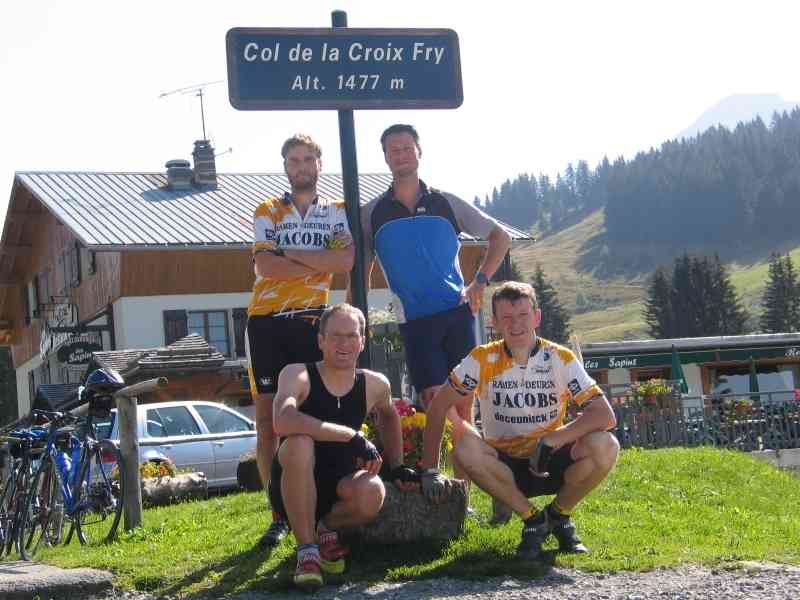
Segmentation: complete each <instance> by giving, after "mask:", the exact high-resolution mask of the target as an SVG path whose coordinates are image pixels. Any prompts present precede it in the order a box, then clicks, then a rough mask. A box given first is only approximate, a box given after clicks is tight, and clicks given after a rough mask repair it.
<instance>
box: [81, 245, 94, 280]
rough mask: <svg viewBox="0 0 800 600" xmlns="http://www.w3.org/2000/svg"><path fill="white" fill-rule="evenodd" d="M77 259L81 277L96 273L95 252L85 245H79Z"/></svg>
mask: <svg viewBox="0 0 800 600" xmlns="http://www.w3.org/2000/svg"><path fill="white" fill-rule="evenodd" d="M78 260H79V262H80V273H81V279H83V278H84V277H89V276H90V275H94V274H95V273H97V261H96V257H95V253H94V252H92V251H91V250H89V249H88V248H86V246H81V247H80V249H79V256H78Z"/></svg>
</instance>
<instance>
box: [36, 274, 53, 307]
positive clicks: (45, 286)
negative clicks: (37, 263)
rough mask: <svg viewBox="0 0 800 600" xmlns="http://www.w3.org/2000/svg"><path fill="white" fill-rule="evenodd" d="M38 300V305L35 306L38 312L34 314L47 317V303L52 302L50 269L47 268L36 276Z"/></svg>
mask: <svg viewBox="0 0 800 600" xmlns="http://www.w3.org/2000/svg"><path fill="white" fill-rule="evenodd" d="M35 282H36V300H37V305H36V307H35V308H34V310H35V311H36V313H35V314H34V316H36V317H38V318H40V319H43V318H46V316H47V315H46V314H45V313H46V311H47V305H48V304H50V296H51V294H50V270H49V269H45V270H44V271H42V272H41V273H39V274H38V275H37V276H36V279H35Z"/></svg>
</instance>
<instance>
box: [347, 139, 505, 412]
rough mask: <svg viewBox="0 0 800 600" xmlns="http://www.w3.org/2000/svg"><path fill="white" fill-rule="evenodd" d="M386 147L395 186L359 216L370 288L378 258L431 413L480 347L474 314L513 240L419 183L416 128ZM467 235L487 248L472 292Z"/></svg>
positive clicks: (414, 375)
mask: <svg viewBox="0 0 800 600" xmlns="http://www.w3.org/2000/svg"><path fill="white" fill-rule="evenodd" d="M381 146H382V147H383V154H384V158H385V159H386V164H387V165H388V166H389V169H390V170H391V172H392V185H391V187H390V188H389V189H388V190H387V191H386V192H385V193H384V194H382V195H380V196H378V197H377V198H374V199H373V200H371V201H370V202H369V203H367V204H366V205H365V206H364V207H362V209H361V226H362V231H363V235H364V256H365V261H366V268H365V274H366V280H367V281H366V283H367V287H369V275H370V273H371V271H372V264H373V262H374V258H375V256H377V258H378V260H379V261H380V264H381V267H382V268H383V272H384V274H385V275H386V281H387V283H388V285H389V289H390V290H391V292H392V294H393V296H394V301H393V306H394V309H395V312H396V314H397V318H398V322H399V323H400V332H401V335H402V337H403V344H404V345H405V352H406V362H407V364H408V369H409V373H410V375H411V380H412V383H413V384H414V388H415V389H416V391H417V393H418V394H420V395H421V401H422V405H423V406H424V407H427V406H428V404H429V403H430V401H431V400H432V399H433V397H434V395H435V394H436V390H437V389H438V388H439V386H440V385H442V384H443V383H444V382H445V381H446V380H447V376H448V374H449V373H450V371H451V370H452V369H453V367H455V366H456V365H457V364H458V363H459V362H461V360H462V359H463V358H464V357H465V356H466V355H467V354H468V353H469V351H470V350H472V348H473V347H474V346H475V345H476V339H475V326H474V315H475V314H476V313H477V312H478V309H479V308H480V307H481V303H482V301H483V292H484V290H485V289H486V286H487V284H488V283H489V279H490V278H491V277H492V275H493V274H494V272H495V271H496V270H497V267H498V266H499V265H500V263H501V262H502V260H503V257H504V256H505V255H506V253H507V252H508V249H509V247H510V246H511V237H510V236H509V234H508V233H507V232H506V231H505V230H504V229H503V228H502V227H501V226H500V225H499V224H498V223H497V221H495V220H494V219H493V218H491V217H490V216H488V215H486V214H485V213H483V212H482V211H481V210H479V209H478V208H477V207H475V206H474V205H473V204H470V203H469V202H465V201H464V200H461V199H460V198H458V197H457V196H454V195H453V194H449V193H447V192H442V191H439V190H436V189H434V188H431V187H428V186H427V185H426V184H425V183H424V182H423V181H421V180H420V178H419V173H418V169H419V159H420V157H421V156H422V151H421V149H420V144H419V134H418V133H417V131H416V129H414V127H413V126H411V125H402V124H398V125H392V126H391V127H389V128H388V129H386V131H384V132H383V135H381ZM462 231H463V232H465V233H468V234H470V235H473V236H475V237H478V238H482V239H487V240H488V241H489V246H488V249H487V251H486V254H485V255H484V258H483V261H482V263H481V265H480V267H479V268H478V271H477V273H476V275H475V277H474V279H473V280H472V281H471V282H470V284H469V285H468V286H465V285H464V277H463V276H462V274H461V268H460V266H459V262H458V251H459V248H460V247H461V244H460V242H459V240H458V235H459V233H461V232H462ZM461 416H462V417H468V416H469V415H467V414H462V415H461Z"/></svg>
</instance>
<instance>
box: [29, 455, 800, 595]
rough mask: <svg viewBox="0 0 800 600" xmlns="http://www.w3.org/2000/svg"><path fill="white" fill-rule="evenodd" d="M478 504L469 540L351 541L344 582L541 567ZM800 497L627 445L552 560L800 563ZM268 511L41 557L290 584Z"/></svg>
mask: <svg viewBox="0 0 800 600" xmlns="http://www.w3.org/2000/svg"><path fill="white" fill-rule="evenodd" d="M472 502H473V506H475V507H476V509H477V513H478V515H479V519H478V521H474V520H469V521H468V523H467V527H466V531H465V533H464V535H463V536H462V537H461V538H459V539H457V540H454V541H452V542H450V543H448V544H436V543H427V544H425V543H416V544H409V545H408V546H405V547H403V546H399V547H398V546H390V547H376V546H369V547H358V546H354V547H353V556H352V561H351V564H350V567H349V569H348V571H347V572H346V573H345V574H344V575H343V576H341V578H340V581H380V580H385V579H389V580H392V579H393V580H402V579H420V578H430V577H442V576H452V577H460V578H481V577H487V576H494V575H501V574H509V575H513V576H515V577H519V578H532V577H536V575H537V573H539V572H540V571H539V570H538V569H537V568H536V566H535V565H532V564H531V563H525V562H520V561H516V560H514V559H513V551H514V548H515V546H516V545H517V543H518V542H519V535H520V521H519V519H518V518H516V517H514V518H513V519H512V520H511V522H510V523H509V524H507V525H505V526H503V527H497V528H493V527H490V526H488V525H486V524H485V521H486V520H487V519H488V517H489V516H490V512H491V502H490V500H489V498H488V496H486V495H485V494H483V493H482V492H480V491H477V490H476V489H475V488H474V487H473V496H472ZM539 505H540V506H541V505H542V502H541V500H540V502H539ZM797 506H800V479H797V478H795V477H793V476H791V475H789V474H788V473H786V472H782V471H779V470H777V469H775V468H773V467H771V466H769V465H767V464H765V463H762V462H759V461H756V460H755V459H752V458H750V457H749V456H747V455H746V454H742V453H737V452H731V451H723V450H716V449H712V448H699V449H669V450H635V449H634V450H626V451H623V453H622V456H621V458H620V464H619V466H618V467H617V469H616V471H615V472H614V473H612V475H611V477H610V478H609V479H608V480H607V481H606V482H605V483H604V484H603V485H602V486H601V487H600V488H599V489H598V490H596V491H595V493H594V494H593V495H592V496H590V497H589V498H588V499H587V500H586V501H585V502H584V503H583V504H582V505H581V506H580V507H579V508H578V510H577V512H576V514H575V520H576V523H577V525H578V531H579V533H581V535H582V536H583V538H584V541H585V542H586V543H587V545H588V546H589V547H590V548H591V549H592V553H591V554H589V555H588V556H584V557H576V556H566V555H558V556H557V558H556V564H557V565H569V566H574V567H577V568H580V569H584V570H591V571H615V570H620V569H632V570H640V569H651V568H653V567H658V566H669V565H676V564H679V563H687V562H689V563H704V564H717V563H721V562H728V561H737V560H770V561H775V562H782V563H793V564H800V512H799V511H797V510H796V507H797ZM267 520H268V516H267V513H266V510H265V509H264V496H263V494H261V493H246V494H245V493H243V494H231V495H228V496H223V497H219V498H212V499H210V500H208V501H205V502H194V503H186V504H182V505H177V506H172V507H167V508H159V509H151V510H148V511H146V512H145V526H144V527H143V528H141V529H139V530H137V531H134V532H131V533H127V534H122V536H121V539H120V540H118V541H117V542H115V543H114V544H111V545H99V546H94V547H92V546H88V547H83V548H82V547H80V546H79V545H77V542H75V541H74V542H73V543H72V544H71V545H70V546H61V547H57V548H50V549H45V550H43V551H42V552H41V556H40V558H41V560H42V561H43V562H48V563H52V564H56V565H60V566H63V567H77V566H89V567H95V568H100V569H107V570H111V571H113V572H114V573H115V574H116V577H117V583H118V585H121V586H123V587H128V588H137V589H139V590H148V591H152V592H155V593H161V594H169V595H175V594H183V593H189V592H197V591H206V592H209V593H211V594H213V595H216V596H221V595H224V594H227V593H231V592H236V591H245V590H284V589H287V588H289V587H290V584H291V574H292V571H293V569H294V547H293V539H292V538H291V537H290V538H289V539H287V540H285V541H284V542H283V544H282V545H281V546H280V547H279V548H277V549H276V551H274V552H273V553H272V555H271V556H269V557H266V556H265V555H264V553H262V552H260V551H259V550H258V549H256V548H255V547H254V546H255V544H256V541H257V540H258V538H259V537H260V535H261V534H262V533H263V531H264V530H265V528H266V526H267ZM551 543H552V542H551ZM328 581H333V580H331V579H330V578H329V579H328Z"/></svg>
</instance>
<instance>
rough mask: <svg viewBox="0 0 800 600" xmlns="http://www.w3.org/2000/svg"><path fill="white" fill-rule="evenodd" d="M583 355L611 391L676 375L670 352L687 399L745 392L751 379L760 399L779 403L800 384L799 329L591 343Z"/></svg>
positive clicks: (791, 394) (591, 371) (593, 371)
mask: <svg viewBox="0 0 800 600" xmlns="http://www.w3.org/2000/svg"><path fill="white" fill-rule="evenodd" d="M582 355H583V363H584V367H585V368H586V370H587V371H588V372H589V374H590V375H592V377H594V378H595V379H596V380H597V382H598V383H601V384H607V385H609V386H610V387H611V389H612V393H613V389H614V387H615V386H618V387H619V388H624V387H626V386H628V385H630V384H631V383H636V382H638V381H646V380H648V379H654V378H660V379H675V378H676V377H675V373H674V372H673V367H672V365H673V361H674V356H677V360H678V361H680V364H681V369H682V371H683V374H684V378H685V381H686V384H687V388H688V395H689V396H691V397H700V396H703V395H708V394H712V395H713V394H743V395H746V394H749V393H750V391H751V388H752V387H753V383H755V384H756V385H757V387H758V391H759V393H760V395H761V399H762V401H765V402H768V401H773V402H778V401H784V400H787V399H794V394H793V393H781V392H786V391H787V390H795V389H798V388H800V333H780V334H761V335H734V336H715V337H702V338H680V339H663V340H640V341H623V342H593V343H588V344H584V345H583V347H582ZM753 378H755V382H754V381H753Z"/></svg>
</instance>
